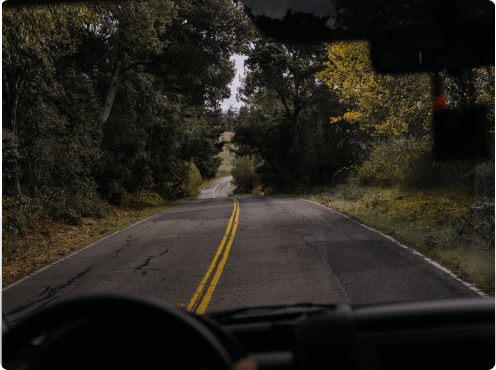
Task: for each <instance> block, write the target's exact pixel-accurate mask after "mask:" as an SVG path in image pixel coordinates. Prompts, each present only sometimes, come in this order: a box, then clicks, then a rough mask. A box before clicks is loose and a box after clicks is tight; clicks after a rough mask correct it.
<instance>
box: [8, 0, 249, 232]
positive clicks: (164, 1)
mask: <svg viewBox="0 0 496 370" xmlns="http://www.w3.org/2000/svg"><path fill="white" fill-rule="evenodd" d="M2 20H3V27H2V31H3V33H2V47H3V69H2V76H3V95H2V107H3V116H2V120H3V121H2V123H3V129H2V154H3V156H2V164H3V172H2V180H3V181H2V191H3V210H4V211H10V212H9V216H8V217H7V218H9V220H10V222H7V223H5V222H4V231H5V229H6V228H7V229H8V230H7V231H11V232H14V233H17V232H20V231H22V225H24V224H25V223H26V222H27V221H29V219H31V218H33V217H49V218H52V219H59V220H66V221H68V222H69V223H72V224H81V223H82V217H94V216H96V217H102V216H105V214H107V213H108V210H109V207H108V204H109V203H110V204H116V205H119V204H121V203H122V202H123V199H126V196H129V195H130V194H133V195H134V194H148V195H150V194H154V195H157V196H160V197H162V198H163V199H169V200H170V199H177V198H181V197H188V196H190V195H191V194H189V193H190V192H191V189H192V188H194V187H195V186H196V188H198V184H196V183H195V184H190V182H191V181H193V180H194V181H195V182H198V180H199V179H200V178H203V179H209V178H213V177H215V175H216V172H217V169H218V167H219V166H220V161H221V160H220V158H218V157H217V155H218V153H219V152H220V151H221V150H222V148H223V146H224V142H223V141H221V140H220V139H219V137H220V135H221V134H222V132H224V128H222V127H221V126H220V122H221V118H220V116H221V109H220V102H221V101H222V100H223V99H225V98H227V97H228V96H229V95H230V89H229V84H230V83H231V81H232V79H233V78H234V75H235V72H236V71H235V68H234V63H233V62H232V61H231V60H230V59H231V56H232V55H234V54H243V53H246V52H247V48H248V45H249V42H250V40H251V39H252V38H253V36H254V28H253V25H252V24H251V22H249V20H248V18H247V17H246V15H245V14H244V13H243V11H242V10H241V9H240V8H239V6H236V5H234V4H233V3H232V2H231V1H230V0H213V1H211V0H209V1H201V0H174V1H172V0H147V1H120V2H119V3H113V2H101V3H99V2H89V3H81V4H75V3H73V4H57V5H46V6H43V7H40V6H37V7H36V6H31V7H22V8H15V7H14V8H5V7H4V9H3V12H2ZM9 220H4V221H9ZM6 225H7V227H6Z"/></svg>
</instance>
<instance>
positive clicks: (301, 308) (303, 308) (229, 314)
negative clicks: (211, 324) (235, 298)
mask: <svg viewBox="0 0 496 370" xmlns="http://www.w3.org/2000/svg"><path fill="white" fill-rule="evenodd" d="M337 306H338V305H337V304H315V303H297V304H293V305H277V306H257V307H243V308H236V309H233V310H226V311H219V312H213V313H209V314H208V316H209V317H210V318H212V319H216V320H220V321H224V320H227V319H232V318H235V317H236V316H240V315H241V316H242V317H245V314H249V315H248V316H250V317H253V316H264V315H267V314H273V313H274V312H275V311H279V310H285V311H286V312H285V313H288V314H291V313H294V314H302V313H306V312H313V311H320V310H324V309H329V308H330V309H334V308H335V307H337ZM255 311H262V312H261V313H260V314H258V315H254V314H253V313H254V312H255Z"/></svg>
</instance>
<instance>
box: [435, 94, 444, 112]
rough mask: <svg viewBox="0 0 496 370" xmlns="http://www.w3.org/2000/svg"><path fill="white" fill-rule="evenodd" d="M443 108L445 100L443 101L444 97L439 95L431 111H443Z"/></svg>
mask: <svg viewBox="0 0 496 370" xmlns="http://www.w3.org/2000/svg"><path fill="white" fill-rule="evenodd" d="M445 106H446V99H444V96H442V95H439V96H438V97H437V98H436V101H435V102H434V105H433V106H432V110H436V109H444V108H445Z"/></svg>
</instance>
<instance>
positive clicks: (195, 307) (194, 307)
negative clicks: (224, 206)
mask: <svg viewBox="0 0 496 370" xmlns="http://www.w3.org/2000/svg"><path fill="white" fill-rule="evenodd" d="M214 191H215V190H214ZM232 199H233V201H234V208H233V212H232V215H231V219H230V220H229V224H228V225H227V229H226V232H225V233H224V237H223V238H222V241H221V242H220V245H219V248H218V249H217V253H216V254H215V257H214V259H213V261H212V263H211V264H210V267H209V268H208V271H207V273H206V274H205V276H204V277H203V280H202V282H201V284H200V286H199V287H198V289H196V292H195V294H194V295H193V297H192V298H191V301H190V302H189V305H188V307H187V308H186V310H187V311H189V312H192V313H196V314H199V315H201V314H204V313H205V310H206V309H207V306H208V304H209V302H210V299H211V298H212V294H213V293H214V290H215V287H216V286H217V283H218V281H219V279H220V275H221V274H222V270H223V269H224V265H225V264H226V261H227V256H228V255H229V251H230V250H231V245H232V242H233V239H234V235H235V234H236V228H237V227H238V218H239V202H238V200H237V199H235V198H232ZM233 221H234V224H233ZM231 227H232V231H231ZM229 234H231V237H230V239H229V242H228V243H227V246H226V248H225V249H224V245H225V244H226V240H227V238H228V237H229ZM222 253H224V254H222ZM221 255H222V259H221V260H220V262H219V263H217V261H218V260H219V258H220V257H221ZM214 270H216V271H215V274H214V275H212V273H213V271H214Z"/></svg>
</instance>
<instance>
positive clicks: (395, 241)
mask: <svg viewBox="0 0 496 370" xmlns="http://www.w3.org/2000/svg"><path fill="white" fill-rule="evenodd" d="M293 199H301V200H306V201H307V202H310V203H314V204H318V205H319V206H322V207H324V208H326V209H328V210H331V211H333V212H336V213H338V214H340V215H341V216H343V217H346V218H349V219H350V220H351V221H353V222H355V223H357V224H358V225H361V226H363V227H365V228H367V229H369V230H371V231H375V232H377V233H379V234H381V235H382V236H383V237H385V238H387V239H389V240H391V241H393V242H394V243H396V244H398V245H399V246H400V247H402V248H405V249H407V250H409V251H410V252H411V253H413V254H416V255H418V256H421V257H422V258H423V259H424V260H425V261H426V262H428V263H430V264H431V265H433V266H435V267H437V268H438V269H440V270H441V271H443V272H445V273H447V274H448V275H450V276H451V277H452V278H454V279H455V280H457V281H458V282H460V283H462V284H463V285H465V286H467V287H468V288H470V289H471V290H473V291H474V292H476V293H477V294H479V295H481V296H483V297H486V298H490V296H489V295H488V294H486V293H484V292H482V291H480V290H479V289H477V288H476V287H474V286H473V285H472V284H470V283H467V282H466V281H463V280H462V279H460V278H459V277H458V276H456V275H455V274H454V273H453V272H451V271H450V270H448V269H447V268H446V267H443V266H441V265H440V264H439V263H437V262H436V261H433V260H431V259H430V258H429V257H426V256H424V255H423V254H422V253H420V252H419V251H417V250H415V249H413V248H410V247H407V246H406V245H403V244H401V243H400V242H399V241H397V240H396V239H394V238H392V237H391V236H389V235H386V234H383V233H382V232H380V231H379V230H377V229H374V228H373V227H370V226H367V225H364V224H362V223H360V222H358V221H356V220H354V219H353V218H351V217H350V216H348V215H345V214H343V213H341V212H339V211H336V210H335V209H333V208H331V207H327V206H325V205H323V204H321V203H317V202H314V201H313V200H309V199H304V198H293Z"/></svg>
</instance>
